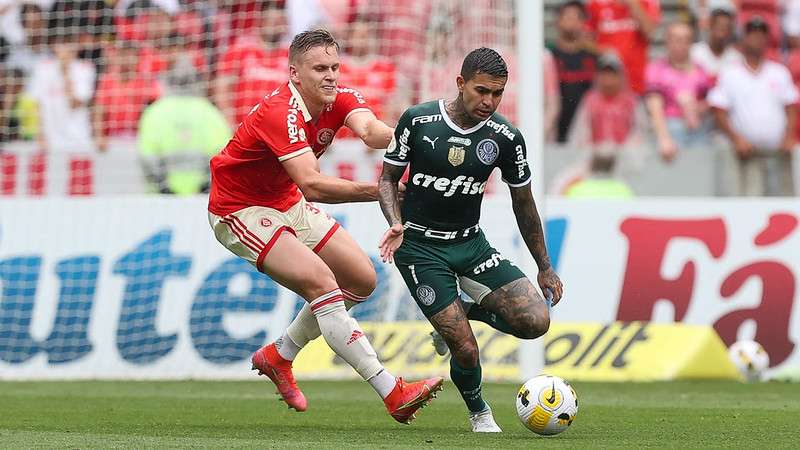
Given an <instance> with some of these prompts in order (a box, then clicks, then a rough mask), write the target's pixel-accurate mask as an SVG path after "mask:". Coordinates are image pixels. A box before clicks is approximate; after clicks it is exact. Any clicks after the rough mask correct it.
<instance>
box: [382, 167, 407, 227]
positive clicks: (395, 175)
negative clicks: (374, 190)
mask: <svg viewBox="0 0 800 450" xmlns="http://www.w3.org/2000/svg"><path fill="white" fill-rule="evenodd" d="M405 171H406V166H396V165H394V164H389V163H386V162H385V163H383V171H382V172H381V178H380V180H378V202H379V203H380V204H381V211H383V216H384V217H386V221H387V222H389V226H392V225H397V224H402V223H403V220H402V218H401V216H400V196H399V193H398V182H399V181H400V178H402V177H403V173H404V172H405Z"/></svg>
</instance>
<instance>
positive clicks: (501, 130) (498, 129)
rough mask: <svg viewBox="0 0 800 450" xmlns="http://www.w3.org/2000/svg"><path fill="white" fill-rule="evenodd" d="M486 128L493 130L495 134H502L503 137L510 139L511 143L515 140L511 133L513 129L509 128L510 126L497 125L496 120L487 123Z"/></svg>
mask: <svg viewBox="0 0 800 450" xmlns="http://www.w3.org/2000/svg"><path fill="white" fill-rule="evenodd" d="M486 126H488V127H489V128H491V129H493V130H494V132H495V133H497V134H502V135H503V136H505V137H506V138H508V140H509V141H513V140H514V133H513V132H512V131H511V129H509V128H508V125H506V124H504V123H497V122H495V121H494V120H491V119H489V120H488V121H487V122H486Z"/></svg>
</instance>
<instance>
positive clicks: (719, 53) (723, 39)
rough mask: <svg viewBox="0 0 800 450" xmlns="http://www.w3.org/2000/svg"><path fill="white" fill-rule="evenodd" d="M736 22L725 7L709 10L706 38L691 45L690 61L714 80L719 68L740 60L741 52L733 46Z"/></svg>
mask: <svg viewBox="0 0 800 450" xmlns="http://www.w3.org/2000/svg"><path fill="white" fill-rule="evenodd" d="M735 31H736V24H735V22H734V17H733V13H732V12H731V11H729V10H726V9H715V10H714V11H712V12H711V15H710V18H709V26H708V38H707V40H705V41H700V42H696V43H694V44H693V45H692V50H691V52H690V53H691V58H692V62H694V63H695V64H697V65H698V66H700V68H701V69H703V71H705V73H706V74H707V75H708V76H710V77H712V79H713V81H714V82H716V78H717V75H718V74H719V71H720V69H721V68H722V67H723V66H725V65H728V64H733V63H738V62H741V61H742V54H741V53H739V50H737V49H736V47H734V45H733V43H734V37H735V36H734V34H735Z"/></svg>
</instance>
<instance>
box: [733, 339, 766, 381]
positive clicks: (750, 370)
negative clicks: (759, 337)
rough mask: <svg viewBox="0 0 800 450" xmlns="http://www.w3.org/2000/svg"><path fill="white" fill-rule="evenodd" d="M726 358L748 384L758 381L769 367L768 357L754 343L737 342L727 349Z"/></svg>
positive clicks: (758, 345) (760, 347) (761, 348)
mask: <svg viewBox="0 0 800 450" xmlns="http://www.w3.org/2000/svg"><path fill="white" fill-rule="evenodd" d="M728 356H729V357H730V358H731V361H733V365H734V366H736V368H737V369H738V370H739V373H741V374H742V376H743V377H744V378H745V379H746V380H747V381H749V382H754V381H760V380H761V377H762V376H763V374H764V371H765V370H767V368H768V367H769V355H768V354H767V351H766V350H764V347H762V346H761V344H759V343H758V342H756V341H737V342H735V343H734V344H733V345H731V347H730V348H729V349H728Z"/></svg>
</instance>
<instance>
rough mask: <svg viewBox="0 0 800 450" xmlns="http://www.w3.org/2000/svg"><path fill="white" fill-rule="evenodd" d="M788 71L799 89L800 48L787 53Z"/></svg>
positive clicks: (799, 123)
mask: <svg viewBox="0 0 800 450" xmlns="http://www.w3.org/2000/svg"><path fill="white" fill-rule="evenodd" d="M788 65H789V72H790V73H791V74H792V80H794V85H795V87H797V89H800V48H795V49H794V50H792V52H791V53H790V54H789V62H788ZM795 131H796V132H797V139H799V140H800V114H797V127H796V130H795Z"/></svg>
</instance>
